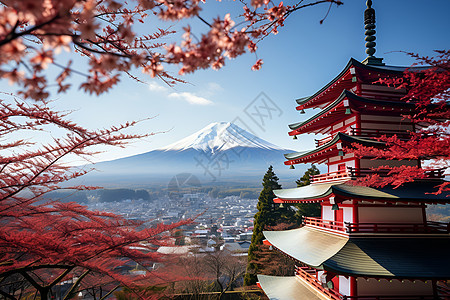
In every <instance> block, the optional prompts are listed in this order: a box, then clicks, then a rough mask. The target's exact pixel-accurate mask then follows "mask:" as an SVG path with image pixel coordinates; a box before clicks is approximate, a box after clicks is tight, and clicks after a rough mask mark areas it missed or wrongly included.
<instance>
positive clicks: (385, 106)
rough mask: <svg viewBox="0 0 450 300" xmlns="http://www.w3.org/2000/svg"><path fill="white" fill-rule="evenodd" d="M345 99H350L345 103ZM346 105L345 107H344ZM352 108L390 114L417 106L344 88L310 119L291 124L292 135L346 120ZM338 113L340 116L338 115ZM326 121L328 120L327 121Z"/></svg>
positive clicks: (401, 112)
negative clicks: (366, 96) (369, 96)
mask: <svg viewBox="0 0 450 300" xmlns="http://www.w3.org/2000/svg"><path fill="white" fill-rule="evenodd" d="M344 100H348V103H345V105H344ZM344 106H345V107H344ZM346 108H350V109H352V110H355V111H358V112H363V111H379V112H382V113H383V114H388V115H393V114H394V115H400V114H405V113H408V112H412V111H415V109H416V107H415V104H414V103H405V102H400V101H385V100H376V99H369V98H364V97H360V96H358V95H356V94H354V93H353V92H351V91H348V90H344V91H342V93H341V94H340V95H339V97H338V98H337V99H336V100H335V101H334V102H333V103H331V104H330V105H328V106H327V107H326V108H324V109H323V110H321V111H320V112H319V113H317V114H315V115H314V116H312V117H310V118H309V119H308V120H306V121H303V122H298V123H294V124H290V125H289V129H291V131H290V132H289V135H290V136H293V135H298V134H302V133H307V132H312V131H314V130H316V129H317V128H323V127H326V126H329V125H331V124H332V123H333V122H335V121H336V119H340V120H344V119H347V118H350V117H352V115H345V109H346ZM336 114H338V115H339V116H337V115H336ZM320 119H326V120H330V121H329V122H328V123H324V122H319V123H317V121H319V120H320ZM325 122H326V121H325Z"/></svg>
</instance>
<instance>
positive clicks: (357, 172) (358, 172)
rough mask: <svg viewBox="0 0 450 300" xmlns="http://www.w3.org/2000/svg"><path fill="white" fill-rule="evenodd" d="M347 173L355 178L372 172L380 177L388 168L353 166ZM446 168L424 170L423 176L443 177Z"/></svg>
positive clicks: (386, 174)
mask: <svg viewBox="0 0 450 300" xmlns="http://www.w3.org/2000/svg"><path fill="white" fill-rule="evenodd" d="M347 169H348V174H349V176H350V177H351V178H357V177H365V176H369V175H373V174H377V175H378V176H380V177H388V176H390V175H389V171H391V170H390V169H377V170H374V169H371V168H353V167H347ZM445 170H446V168H441V169H434V170H426V171H425V176H426V178H428V179H439V178H444V177H445V175H444V173H445Z"/></svg>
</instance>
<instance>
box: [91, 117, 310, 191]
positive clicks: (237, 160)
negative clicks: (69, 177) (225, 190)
mask: <svg viewBox="0 0 450 300" xmlns="http://www.w3.org/2000/svg"><path fill="white" fill-rule="evenodd" d="M288 152H293V151H292V150H289V149H283V148H281V147H278V146H276V145H274V144H271V143H269V142H267V141H265V140H263V139H261V138H259V137H257V136H255V135H253V134H251V133H250V132H248V131H245V130H244V129H242V128H240V127H239V126H237V125H235V124H233V123H229V122H228V123H227V122H218V123H212V124H209V125H208V126H206V127H205V128H203V129H201V130H199V131H197V132H195V133H194V134H192V135H189V136H188V137H186V138H184V139H181V140H179V141H177V142H175V143H173V144H170V145H168V146H166V147H163V148H160V149H156V150H153V151H150V152H146V153H142V154H138V155H134V156H130V157H126V158H121V159H116V160H112V161H107V162H101V163H97V164H95V166H94V168H95V170H97V172H91V173H90V174H89V175H88V176H87V178H86V179H87V180H88V181H91V182H92V181H94V182H96V183H97V182H100V183H101V184H102V185H122V186H123V185H127V182H128V184H129V183H133V184H135V185H142V184H146V183H147V184H149V185H152V184H155V183H157V184H160V183H164V182H166V183H167V181H168V180H169V179H170V178H174V176H176V175H177V174H180V173H187V174H192V175H195V176H196V177H198V179H199V180H200V182H203V183H205V182H216V183H221V182H230V181H234V182H249V181H252V182H253V181H254V182H261V179H262V177H263V175H264V174H265V172H266V171H267V168H268V167H269V165H272V166H273V167H274V171H275V173H276V174H277V175H278V176H279V177H280V178H281V177H283V178H284V179H286V177H287V178H289V179H290V181H292V179H293V178H295V177H296V176H299V174H302V173H301V172H299V171H294V172H292V170H288V167H287V166H285V165H284V163H283V162H284V156H283V154H284V153H288ZM280 175H283V176H280ZM83 178H85V177H83Z"/></svg>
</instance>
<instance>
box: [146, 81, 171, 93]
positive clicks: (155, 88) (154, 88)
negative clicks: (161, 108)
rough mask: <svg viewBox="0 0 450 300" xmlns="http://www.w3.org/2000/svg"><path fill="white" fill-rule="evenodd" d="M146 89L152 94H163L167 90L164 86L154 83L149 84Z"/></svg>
mask: <svg viewBox="0 0 450 300" xmlns="http://www.w3.org/2000/svg"><path fill="white" fill-rule="evenodd" d="M148 89H149V90H150V91H152V92H165V91H167V88H166V87H165V86H162V85H159V84H158V83H156V82H149V84H148Z"/></svg>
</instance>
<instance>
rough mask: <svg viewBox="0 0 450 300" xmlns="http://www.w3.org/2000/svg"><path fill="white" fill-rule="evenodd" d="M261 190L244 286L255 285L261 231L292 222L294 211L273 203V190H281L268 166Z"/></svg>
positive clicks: (261, 238) (276, 178)
mask: <svg viewBox="0 0 450 300" xmlns="http://www.w3.org/2000/svg"><path fill="white" fill-rule="evenodd" d="M262 185H263V189H262V191H261V193H260V195H259V198H258V205H257V208H258V212H257V213H256V214H255V218H254V221H253V235H252V243H251V245H250V247H249V249H248V264H247V273H246V274H245V277H244V284H245V285H253V284H256V274H257V271H258V269H259V267H258V265H257V264H256V263H255V260H256V258H257V257H256V256H257V255H256V254H257V252H258V251H260V248H261V246H262V241H263V239H264V235H263V230H265V229H266V227H268V226H275V225H277V224H280V223H286V222H292V220H293V219H294V211H293V210H292V209H291V208H290V207H280V205H279V204H276V203H274V202H273V199H274V198H275V195H274V194H273V190H277V189H281V185H280V184H279V183H278V177H277V176H276V175H275V173H274V172H273V167H272V166H270V167H269V169H268V170H267V172H266V174H265V175H264V178H263V183H262Z"/></svg>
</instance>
